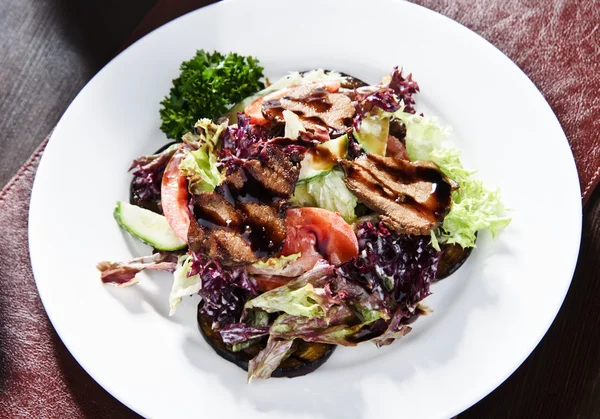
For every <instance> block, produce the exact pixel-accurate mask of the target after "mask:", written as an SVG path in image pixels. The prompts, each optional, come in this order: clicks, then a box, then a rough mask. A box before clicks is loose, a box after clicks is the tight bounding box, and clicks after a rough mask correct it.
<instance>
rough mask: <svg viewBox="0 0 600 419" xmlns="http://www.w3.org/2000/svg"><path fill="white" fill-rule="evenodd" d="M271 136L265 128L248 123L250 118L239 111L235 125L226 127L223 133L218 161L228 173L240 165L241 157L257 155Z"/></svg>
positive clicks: (246, 157) (247, 157) (248, 157)
mask: <svg viewBox="0 0 600 419" xmlns="http://www.w3.org/2000/svg"><path fill="white" fill-rule="evenodd" d="M271 137H272V135H271V134H270V133H269V132H268V130H267V129H265V128H263V127H261V126H259V125H255V124H252V123H250V118H249V117H248V116H246V114H244V113H243V112H240V113H238V121H237V125H231V126H229V127H227V129H226V130H225V132H224V133H223V137H222V141H223V146H222V147H221V150H220V151H219V161H220V162H222V163H223V164H225V165H226V166H227V169H228V170H227V172H228V174H229V173H231V172H232V171H233V170H234V169H236V168H237V167H239V166H240V165H241V163H242V162H243V159H250V158H254V157H256V156H258V154H259V153H260V150H261V149H262V148H263V147H262V146H263V145H264V144H265V143H266V142H267V141H269V140H270V138H271Z"/></svg>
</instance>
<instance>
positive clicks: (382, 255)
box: [338, 222, 440, 308]
mask: <svg viewBox="0 0 600 419" xmlns="http://www.w3.org/2000/svg"><path fill="white" fill-rule="evenodd" d="M356 236H357V238H358V247H359V250H358V257H357V258H356V259H353V260H351V261H349V262H346V263H345V264H344V265H342V266H340V268H339V269H338V273H339V274H340V275H341V276H342V277H344V278H347V279H348V280H351V281H355V282H357V283H359V284H362V285H363V286H365V287H366V288H367V290H369V291H370V292H372V293H376V294H377V295H378V296H379V298H380V299H381V300H382V301H387V305H388V307H389V306H390V305H395V304H394V303H396V304H398V303H399V304H405V305H407V306H409V307H411V306H415V305H416V304H417V303H418V302H419V301H421V300H422V299H423V298H425V297H427V296H428V295H429V294H430V292H429V286H430V284H431V282H432V281H433V280H434V279H435V276H436V273H437V265H438V262H439V260H440V252H438V251H436V250H435V249H434V248H433V247H432V246H431V244H429V240H430V238H429V236H411V235H405V234H399V233H395V232H390V231H389V230H388V229H387V228H386V227H385V226H384V225H383V224H382V223H379V224H377V225H376V226H374V225H373V224H372V223H371V222H366V223H363V224H361V225H360V226H359V227H358V231H357V234H356ZM390 308H391V307H390Z"/></svg>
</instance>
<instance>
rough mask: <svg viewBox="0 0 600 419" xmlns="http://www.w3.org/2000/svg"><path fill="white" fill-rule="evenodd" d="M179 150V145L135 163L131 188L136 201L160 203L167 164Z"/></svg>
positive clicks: (143, 157) (139, 159) (140, 158)
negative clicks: (161, 187)
mask: <svg viewBox="0 0 600 419" xmlns="http://www.w3.org/2000/svg"><path fill="white" fill-rule="evenodd" d="M177 149H178V145H177V144H173V145H171V146H169V147H167V148H166V149H165V150H163V151H161V152H159V153H156V154H153V155H151V156H142V157H139V158H137V159H135V160H134V161H133V163H132V164H131V167H130V168H129V171H133V172H132V173H133V180H132V181H131V187H132V192H133V197H134V200H135V201H160V186H161V182H162V177H163V174H164V172H165V168H166V167H167V163H169V160H170V159H171V157H172V156H173V154H175V152H176V151H177Z"/></svg>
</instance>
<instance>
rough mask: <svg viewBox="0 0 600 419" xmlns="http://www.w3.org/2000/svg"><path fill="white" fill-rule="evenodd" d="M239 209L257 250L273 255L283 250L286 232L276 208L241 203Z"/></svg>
mask: <svg viewBox="0 0 600 419" xmlns="http://www.w3.org/2000/svg"><path fill="white" fill-rule="evenodd" d="M238 208H240V210H241V212H242V213H243V214H244V224H245V225H246V226H247V227H246V229H247V231H248V230H249V231H248V233H249V234H248V236H249V237H250V241H251V242H252V244H253V245H255V246H256V249H255V250H258V251H262V252H267V253H272V252H273V251H278V250H279V249H281V247H282V246H283V242H284V241H285V236H286V231H285V223H284V221H283V218H282V215H281V214H279V213H278V211H277V209H276V208H274V207H273V206H270V205H267V204H262V203H258V202H240V203H238Z"/></svg>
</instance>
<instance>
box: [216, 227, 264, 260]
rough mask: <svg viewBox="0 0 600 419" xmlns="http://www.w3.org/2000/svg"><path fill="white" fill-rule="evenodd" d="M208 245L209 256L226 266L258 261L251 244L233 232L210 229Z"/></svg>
mask: <svg viewBox="0 0 600 419" xmlns="http://www.w3.org/2000/svg"><path fill="white" fill-rule="evenodd" d="M207 244H208V246H207V250H208V251H207V254H208V256H209V257H211V258H215V259H219V260H221V261H223V263H224V264H229V263H231V262H233V263H234V264H235V263H254V262H256V261H257V260H258V257H257V256H256V255H255V254H254V250H253V249H252V246H251V245H250V243H248V242H247V241H246V240H245V239H244V238H243V237H242V236H241V235H240V234H239V233H238V232H236V231H233V230H229V229H216V228H215V229H210V230H209V232H208V243H207Z"/></svg>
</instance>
